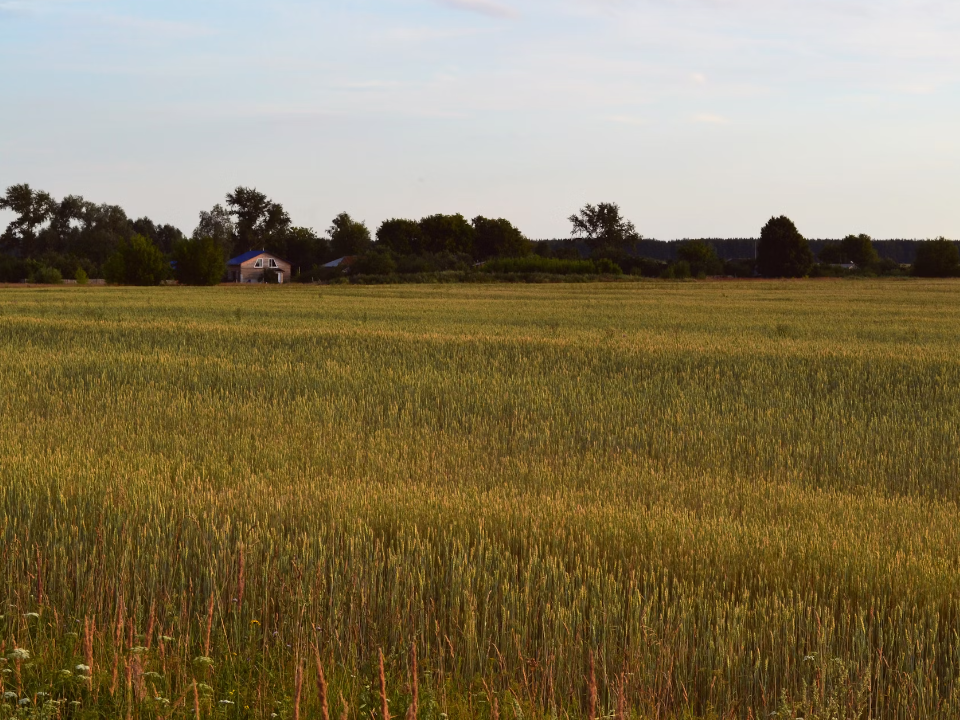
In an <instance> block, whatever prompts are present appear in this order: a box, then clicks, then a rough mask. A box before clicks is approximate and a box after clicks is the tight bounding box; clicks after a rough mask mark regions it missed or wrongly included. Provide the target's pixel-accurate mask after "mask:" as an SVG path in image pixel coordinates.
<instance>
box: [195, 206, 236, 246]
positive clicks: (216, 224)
mask: <svg viewBox="0 0 960 720" xmlns="http://www.w3.org/2000/svg"><path fill="white" fill-rule="evenodd" d="M205 237H209V238H213V239H214V240H216V241H217V244H218V245H219V246H220V248H221V250H222V251H223V255H224V257H226V256H228V255H232V254H233V246H234V244H235V242H236V239H235V237H234V225H233V216H232V215H231V214H230V211H229V210H227V209H226V208H225V207H224V206H223V205H221V204H219V203H217V204H216V205H214V206H213V207H212V208H211V209H210V210H202V211H201V212H200V221H199V222H198V223H197V227H196V228H195V229H194V231H193V239H194V240H199V239H200V238H205Z"/></svg>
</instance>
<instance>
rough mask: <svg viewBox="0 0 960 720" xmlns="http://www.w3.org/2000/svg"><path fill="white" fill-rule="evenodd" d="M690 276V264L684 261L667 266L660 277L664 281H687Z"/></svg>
mask: <svg viewBox="0 0 960 720" xmlns="http://www.w3.org/2000/svg"><path fill="white" fill-rule="evenodd" d="M690 275H691V273H690V263H688V262H687V261H686V260H678V261H677V262H675V263H673V264H672V265H668V266H667V269H666V270H664V271H663V274H662V275H661V276H660V277H662V278H663V279H664V280H687V279H688V278H689V277H690Z"/></svg>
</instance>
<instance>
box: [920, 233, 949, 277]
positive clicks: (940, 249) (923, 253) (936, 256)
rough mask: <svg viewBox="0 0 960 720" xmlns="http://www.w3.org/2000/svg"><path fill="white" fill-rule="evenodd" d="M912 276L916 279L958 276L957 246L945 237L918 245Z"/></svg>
mask: <svg viewBox="0 0 960 720" xmlns="http://www.w3.org/2000/svg"><path fill="white" fill-rule="evenodd" d="M913 274H914V275H917V276H918V277H957V276H960V250H958V249H957V244H956V243H955V242H953V241H952V240H947V239H946V238H945V237H939V238H937V239H936V240H928V241H927V242H922V243H920V244H919V245H918V246H917V257H916V260H914V262H913Z"/></svg>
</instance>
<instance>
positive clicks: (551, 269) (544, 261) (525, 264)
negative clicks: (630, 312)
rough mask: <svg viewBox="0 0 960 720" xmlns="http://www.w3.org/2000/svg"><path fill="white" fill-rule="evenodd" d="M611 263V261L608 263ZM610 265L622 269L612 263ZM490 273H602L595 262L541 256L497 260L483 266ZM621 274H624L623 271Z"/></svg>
mask: <svg viewBox="0 0 960 720" xmlns="http://www.w3.org/2000/svg"><path fill="white" fill-rule="evenodd" d="M607 262H610V261H607ZM610 265H613V266H614V267H617V269H618V270H619V269H620V268H619V267H618V266H616V265H614V264H613V263H612V262H610ZM483 271H484V272H488V273H547V274H550V275H595V274H597V273H598V272H600V271H599V270H598V268H597V264H596V263H595V262H594V261H593V260H558V259H556V258H546V257H541V256H539V255H530V256H528V257H522V258H497V259H496V260H491V261H490V262H488V263H486V264H485V265H484V266H483ZM621 272H623V271H622V270H621Z"/></svg>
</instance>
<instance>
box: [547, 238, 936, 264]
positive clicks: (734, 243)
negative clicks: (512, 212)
mask: <svg viewBox="0 0 960 720" xmlns="http://www.w3.org/2000/svg"><path fill="white" fill-rule="evenodd" d="M691 241H699V242H705V243H707V244H708V245H711V246H712V247H713V249H714V250H715V251H716V253H717V257H719V258H720V259H721V260H749V259H752V258H753V257H754V255H755V253H756V248H757V243H759V242H760V238H759V237H756V238H684V239H683V240H657V239H655V238H644V239H642V240H640V241H638V242H637V243H636V245H635V247H634V248H633V249H632V250H631V252H632V254H635V255H636V256H637V257H647V258H650V259H652V260H660V261H662V262H667V263H669V262H674V261H676V260H677V259H678V255H677V251H678V249H679V248H681V247H682V246H683V245H684V244H685V243H688V242H691ZM840 241H841V238H818V239H816V240H810V239H808V240H807V242H808V243H809V245H810V250H811V251H812V252H813V254H814V255H816V256H819V255H820V252H821V251H822V250H823V249H824V248H825V247H827V246H828V245H831V244H836V243H839V242H840ZM535 242H542V243H547V244H548V245H551V246H560V245H562V244H564V243H568V242H570V240H569V238H562V239H561V238H554V239H547V240H537V241H535ZM872 242H873V247H874V249H875V250H876V251H877V255H879V256H880V257H881V258H884V259H887V260H892V261H893V262H895V263H897V264H898V265H913V263H914V261H915V260H916V257H917V247H918V246H919V245H920V244H921V243H923V242H926V241H925V240H907V239H897V240H872ZM577 250H578V252H579V253H580V254H581V255H582V257H589V255H590V246H589V245H587V243H585V242H578V243H577Z"/></svg>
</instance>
